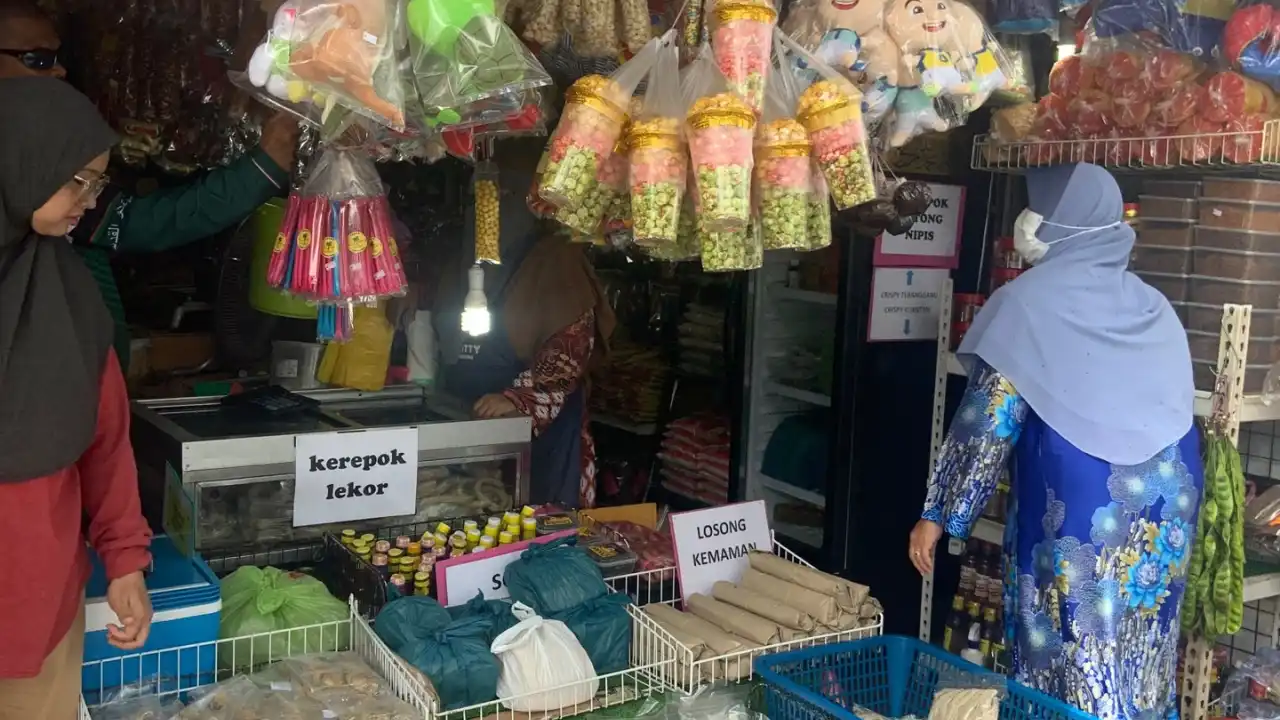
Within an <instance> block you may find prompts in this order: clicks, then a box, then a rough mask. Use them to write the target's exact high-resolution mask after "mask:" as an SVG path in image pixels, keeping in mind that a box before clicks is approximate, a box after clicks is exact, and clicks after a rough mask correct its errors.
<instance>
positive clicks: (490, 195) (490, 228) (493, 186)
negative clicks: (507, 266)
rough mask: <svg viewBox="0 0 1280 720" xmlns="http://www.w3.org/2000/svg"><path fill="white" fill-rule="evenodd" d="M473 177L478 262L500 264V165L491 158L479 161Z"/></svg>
mask: <svg viewBox="0 0 1280 720" xmlns="http://www.w3.org/2000/svg"><path fill="white" fill-rule="evenodd" d="M471 178H472V179H471V186H472V191H473V194H474V195H475V198H474V200H475V204H476V227H475V234H476V262H478V263H493V264H494V265H499V264H501V263H502V255H501V253H500V252H499V248H498V237H499V232H500V228H499V226H498V223H499V222H500V219H499V217H498V215H499V212H498V166H497V165H495V164H494V163H493V162H492V161H489V160H484V161H481V162H478V163H476V169H475V173H474V174H473V175H472V176H471Z"/></svg>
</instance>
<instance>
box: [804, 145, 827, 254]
mask: <svg viewBox="0 0 1280 720" xmlns="http://www.w3.org/2000/svg"><path fill="white" fill-rule="evenodd" d="M807 225H808V232H807V233H806V237H807V239H808V244H807V246H806V247H805V249H806V250H821V249H822V248H825V247H828V246H829V245H831V190H830V188H828V187H827V179H826V178H825V177H823V176H822V170H821V168H819V167H818V166H817V163H816V162H814V161H813V158H812V156H811V157H810V159H809V218H808V223H807Z"/></svg>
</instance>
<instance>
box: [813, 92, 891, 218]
mask: <svg viewBox="0 0 1280 720" xmlns="http://www.w3.org/2000/svg"><path fill="white" fill-rule="evenodd" d="M798 117H799V120H800V123H801V124H802V125H804V127H805V129H806V130H808V131H809V142H810V144H812V146H813V149H812V152H813V156H814V157H815V158H816V159H817V161H818V167H820V168H821V169H822V174H823V175H824V176H825V177H826V179H827V185H829V186H830V187H831V198H832V199H833V200H835V203H836V208H837V209H839V210H845V209H848V208H851V207H853V206H854V205H859V204H861V203H864V202H867V201H869V200H874V199H875V197H876V186H875V178H874V176H873V175H872V173H871V160H870V157H869V156H868V154H867V136H866V130H865V129H864V128H863V125H862V93H860V92H858V89H857V88H855V87H854V86H853V85H851V84H849V83H847V82H841V83H839V84H837V83H836V82H833V81H831V80H819V81H818V82H816V83H814V84H812V85H810V86H809V87H808V88H807V89H806V90H805V91H804V92H803V93H801V94H800V104H799V113H798Z"/></svg>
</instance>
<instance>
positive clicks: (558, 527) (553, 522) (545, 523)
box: [516, 515, 578, 537]
mask: <svg viewBox="0 0 1280 720" xmlns="http://www.w3.org/2000/svg"><path fill="white" fill-rule="evenodd" d="M577 527H578V521H577V520H574V519H573V517H572V516H571V515H541V516H539V517H538V525H537V529H538V536H539V537H541V536H543V535H550V534H552V533H558V532H560V531H562V530H576V529H577ZM516 529H517V533H516V534H517V536H518V535H519V527H517V528H516Z"/></svg>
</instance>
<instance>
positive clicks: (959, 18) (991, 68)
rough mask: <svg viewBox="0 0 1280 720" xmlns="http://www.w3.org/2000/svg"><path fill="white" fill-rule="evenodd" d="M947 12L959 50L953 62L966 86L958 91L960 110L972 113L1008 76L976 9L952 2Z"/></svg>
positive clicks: (999, 53)
mask: <svg viewBox="0 0 1280 720" xmlns="http://www.w3.org/2000/svg"><path fill="white" fill-rule="evenodd" d="M951 14H952V21H953V22H954V23H955V31H956V36H957V41H958V42H959V44H960V52H961V53H962V54H961V56H960V58H959V59H958V60H957V62H956V64H957V66H958V67H959V69H960V72H961V74H962V75H963V76H964V79H965V81H966V83H965V84H966V85H967V87H966V88H965V89H964V90H963V91H962V92H960V93H959V94H962V95H964V109H965V110H966V111H968V112H972V111H974V110H976V109H978V108H979V107H981V106H982V104H983V103H984V102H986V101H987V98H989V97H991V93H993V92H995V91H996V90H999V89H1000V88H1003V87H1005V86H1006V85H1007V84H1008V82H1009V77H1008V75H1006V74H1005V72H1004V69H1003V68H1002V67H1001V65H1002V62H1001V56H1002V55H1003V52H1002V51H1001V50H1000V46H999V44H998V43H997V42H996V39H995V38H994V37H992V35H991V33H989V32H987V25H986V23H984V22H983V21H982V17H981V16H979V15H978V12H977V11H976V10H974V9H973V8H971V7H969V6H968V5H966V4H964V3H955V4H954V5H952V6H951Z"/></svg>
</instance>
